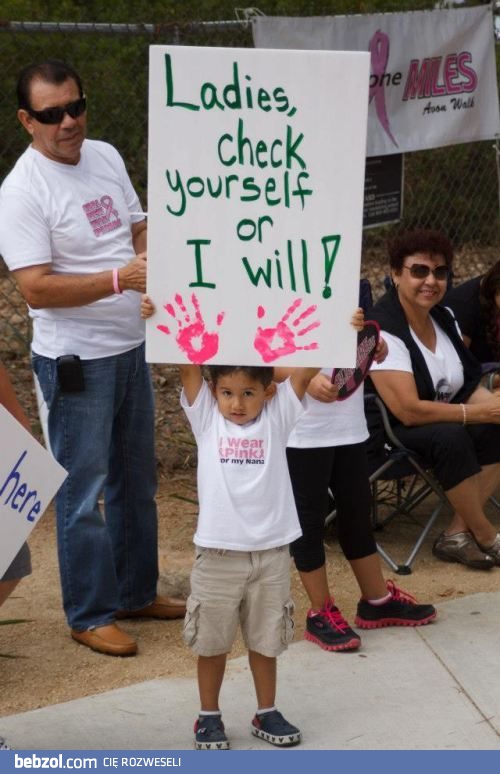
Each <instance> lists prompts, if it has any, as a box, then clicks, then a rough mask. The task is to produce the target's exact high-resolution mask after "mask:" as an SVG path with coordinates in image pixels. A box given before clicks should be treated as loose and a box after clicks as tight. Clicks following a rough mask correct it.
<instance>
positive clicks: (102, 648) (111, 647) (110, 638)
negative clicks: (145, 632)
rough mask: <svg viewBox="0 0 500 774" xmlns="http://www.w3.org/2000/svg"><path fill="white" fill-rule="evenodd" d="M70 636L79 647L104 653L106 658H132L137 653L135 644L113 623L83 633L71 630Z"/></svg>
mask: <svg viewBox="0 0 500 774" xmlns="http://www.w3.org/2000/svg"><path fill="white" fill-rule="evenodd" d="M71 636H72V637H73V639H74V640H76V642H79V643H80V644H81V645H86V646H87V648H91V649H92V650H96V651H97V652H98V653H105V654H106V655H107V656H134V655H135V654H136V653H137V643H136V641H135V640H133V639H132V637H129V635H128V634H126V633H125V632H124V631H123V630H122V629H120V627H119V626H117V625H116V624H115V623H113V624H108V625H107V626H96V628H95V629H88V630H87V631H85V632H77V631H75V630H74V629H72V630H71Z"/></svg>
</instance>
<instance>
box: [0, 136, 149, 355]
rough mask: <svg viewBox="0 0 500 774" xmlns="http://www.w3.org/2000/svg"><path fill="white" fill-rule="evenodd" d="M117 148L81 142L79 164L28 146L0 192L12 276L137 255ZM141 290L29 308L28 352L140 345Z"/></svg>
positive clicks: (133, 199)
mask: <svg viewBox="0 0 500 774" xmlns="http://www.w3.org/2000/svg"><path fill="white" fill-rule="evenodd" d="M139 213H141V205H140V202H139V199H138V198H137V194H136V193H135V191H134V188H133V186H132V183H131V182H130V179H129V177H128V174H127V171H126V169H125V164H124V163H123V160H122V158H121V156H120V154H119V153H118V151H117V150H116V149H115V148H113V146H112V145H109V144H108V143H105V142H99V141H96V140H85V141H84V143H83V145H82V149H81V157H80V161H79V162H78V164H75V165H73V164H61V163H59V162H57V161H52V160H51V159H49V158H47V157H46V156H44V155H43V154H42V153H40V152H39V151H37V150H35V149H34V148H32V147H31V146H30V147H29V148H27V150H26V151H25V152H24V153H23V155H22V156H21V157H20V158H19V159H18V161H17V163H16V165H15V166H14V168H13V170H12V171H11V172H10V174H9V175H8V176H7V177H6V179H5V181H4V183H3V185H2V187H1V189H0V253H1V254H2V256H3V258H4V260H5V262H6V264H7V265H8V267H9V269H10V270H11V271H15V270H16V269H23V268H26V267H28V266H37V265H40V264H47V263H50V264H52V271H53V272H54V273H55V274H93V273H95V272H100V271H106V270H109V269H113V268H120V267H121V266H125V264H127V263H128V262H129V261H130V260H131V259H132V258H133V257H134V255H135V250H134V246H133V242H132V234H131V224H133V223H134V222H138V221H140V220H143V219H144V216H143V215H142V214H139ZM139 309H140V293H135V292H134V291H131V290H129V291H125V292H124V293H122V294H115V295H109V296H107V297H106V298H102V299H100V300H99V301H94V302H93V303H91V304H86V305H85V306H78V307H64V308H50V309H49V308H45V309H30V310H29V311H30V316H31V317H32V318H33V342H32V348H33V350H34V351H35V352H36V353H37V354H39V355H45V356H46V357H50V358H56V357H58V356H59V355H64V354H72V353H74V354H78V355H79V356H80V357H81V358H83V359H94V358H99V357H107V356H111V355H116V354H120V353H122V352H126V351H128V350H129V349H132V348H134V347H135V346H138V345H139V344H140V343H142V341H143V340H144V322H143V321H142V320H141V319H140V311H139Z"/></svg>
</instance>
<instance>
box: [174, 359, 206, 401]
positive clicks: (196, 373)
mask: <svg viewBox="0 0 500 774" xmlns="http://www.w3.org/2000/svg"><path fill="white" fill-rule="evenodd" d="M179 373H180V376H181V382H182V386H183V388H184V394H185V396H186V400H187V402H188V403H189V405H190V406H192V405H193V403H194V402H195V400H196V398H197V397H198V393H199V391H200V390H201V385H202V384H203V376H202V373H201V368H200V366H197V365H180V366H179Z"/></svg>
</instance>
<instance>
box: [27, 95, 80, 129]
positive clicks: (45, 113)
mask: <svg viewBox="0 0 500 774" xmlns="http://www.w3.org/2000/svg"><path fill="white" fill-rule="evenodd" d="M86 109H87V98H86V97H80V99H75V101H74V102H68V104H67V105H61V106H60V107H49V108H45V110H32V109H31V108H27V112H28V113H29V114H30V116H32V117H33V118H36V120H37V121H38V122H39V123H41V124H60V123H61V121H62V120H63V118H64V115H65V113H67V114H68V115H69V116H70V117H71V118H78V116H81V115H82V113H85V111H86Z"/></svg>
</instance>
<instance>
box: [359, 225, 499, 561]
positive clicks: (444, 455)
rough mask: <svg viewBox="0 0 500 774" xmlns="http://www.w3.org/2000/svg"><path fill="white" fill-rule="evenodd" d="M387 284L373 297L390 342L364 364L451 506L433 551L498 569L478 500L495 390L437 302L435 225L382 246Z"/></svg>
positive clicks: (439, 250) (489, 478)
mask: <svg viewBox="0 0 500 774" xmlns="http://www.w3.org/2000/svg"><path fill="white" fill-rule="evenodd" d="M389 257H390V267H391V278H392V281H393V287H392V288H391V289H390V290H389V291H388V292H387V293H386V294H385V295H384V296H383V297H382V298H381V299H380V300H379V301H378V302H377V304H375V306H374V308H373V310H372V311H371V312H370V317H372V318H373V319H375V320H377V321H378V322H379V324H380V327H381V329H382V331H383V336H384V339H385V340H386V341H387V344H388V346H389V354H388V356H387V358H386V359H385V360H384V362H383V363H380V364H374V365H373V366H372V370H371V378H372V382H373V384H374V386H375V389H376V391H377V392H378V394H379V395H380V397H381V398H382V400H383V402H384V403H385V405H386V406H387V408H388V409H389V413H390V420H391V424H392V426H393V430H394V433H395V435H396V436H397V437H398V438H399V439H400V441H401V442H402V443H403V444H404V445H405V446H407V447H408V448H409V449H412V450H413V451H415V452H417V453H418V454H420V455H421V456H422V457H423V458H424V459H425V460H426V461H427V462H428V463H429V464H430V466H431V467H432V469H433V471H434V474H435V476H436V478H437V479H438V481H439V482H440V484H441V486H442V487H443V489H444V490H445V492H446V495H447V497H448V500H449V501H450V503H451V505H452V506H453V508H454V511H455V512H454V515H453V518H452V520H451V523H450V524H449V525H448V528H447V529H446V530H445V532H444V533H443V534H441V535H440V536H439V537H438V539H437V540H436V542H435V543H434V547H433V553H434V555H435V556H437V557H438V558H439V559H443V560H444V561H448V562H461V563H462V564H465V565H467V566H469V567H474V568H477V569H490V568H491V567H492V566H493V565H495V564H496V565H497V566H500V534H497V531H496V529H495V528H494V527H493V525H492V524H491V523H490V521H489V520H488V519H487V517H486V515H485V513H484V504H485V503H486V502H487V500H488V498H489V497H490V496H491V495H492V494H493V493H494V492H495V490H496V488H497V487H498V485H499V484H500V464H499V463H500V427H499V425H500V397H498V396H495V395H492V394H491V393H490V392H489V391H488V390H486V388H484V387H482V386H481V385H480V379H481V367H480V364H479V362H478V361H477V360H476V358H475V357H474V356H473V355H472V354H471V352H470V351H469V350H468V349H467V347H466V346H465V345H464V343H463V340H462V337H461V335H460V332H459V329H458V327H457V324H456V320H455V319H454V317H453V315H452V313H451V312H450V311H448V310H447V309H446V308H444V307H443V306H440V305H439V304H440V302H441V300H442V299H443V297H444V294H445V291H446V280H447V277H448V274H449V272H450V271H451V266H452V261H453V249H452V246H451V243H450V242H449V240H448V239H447V238H446V237H445V236H444V235H442V234H440V233H439V232H436V231H414V232H407V233H406V234H402V235H401V236H400V237H399V238H397V239H396V240H395V241H394V242H393V243H392V245H391V246H390V250H389Z"/></svg>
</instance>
